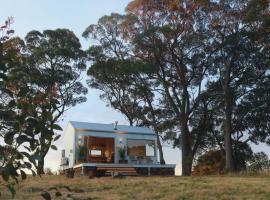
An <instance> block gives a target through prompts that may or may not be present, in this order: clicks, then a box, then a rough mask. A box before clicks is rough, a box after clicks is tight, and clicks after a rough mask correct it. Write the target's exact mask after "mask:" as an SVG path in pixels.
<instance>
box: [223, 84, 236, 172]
mask: <svg viewBox="0 0 270 200" xmlns="http://www.w3.org/2000/svg"><path fill="white" fill-rule="evenodd" d="M224 114H225V116H224V142H225V153H226V165H225V168H226V170H228V171H229V172H234V161H233V150H232V138H231V134H232V94H231V92H230V91H229V88H228V87H226V88H225V113H224Z"/></svg>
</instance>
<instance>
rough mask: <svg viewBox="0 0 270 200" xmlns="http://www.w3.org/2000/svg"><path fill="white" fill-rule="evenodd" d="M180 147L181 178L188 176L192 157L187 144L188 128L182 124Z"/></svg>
mask: <svg viewBox="0 0 270 200" xmlns="http://www.w3.org/2000/svg"><path fill="white" fill-rule="evenodd" d="M181 146H182V176H190V175H191V168H192V161H193V156H192V150H191V146H190V142H189V133H188V127H187V125H186V124H183V125H182V126H181Z"/></svg>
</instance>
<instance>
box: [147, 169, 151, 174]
mask: <svg viewBox="0 0 270 200" xmlns="http://www.w3.org/2000/svg"><path fill="white" fill-rule="evenodd" d="M147 172H148V173H147V175H148V176H151V168H150V167H147Z"/></svg>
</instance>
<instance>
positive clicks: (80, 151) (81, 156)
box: [76, 145, 87, 161]
mask: <svg viewBox="0 0 270 200" xmlns="http://www.w3.org/2000/svg"><path fill="white" fill-rule="evenodd" d="M76 152H77V156H78V161H84V160H85V159H86V154H87V147H86V146H84V145H79V146H78V147H77V149H76Z"/></svg>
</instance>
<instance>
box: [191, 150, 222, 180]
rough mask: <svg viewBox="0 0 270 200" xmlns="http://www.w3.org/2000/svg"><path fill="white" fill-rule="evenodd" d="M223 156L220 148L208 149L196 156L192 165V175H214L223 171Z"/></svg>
mask: <svg viewBox="0 0 270 200" xmlns="http://www.w3.org/2000/svg"><path fill="white" fill-rule="evenodd" d="M224 166H225V157H224V154H223V153H222V152H221V151H220V150H210V151H208V152H207V153H205V154H203V155H202V156H200V157H199V158H198V161H197V165H195V166H194V167H193V170H192V175H193V176H203V175H216V174H222V173H224Z"/></svg>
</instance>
